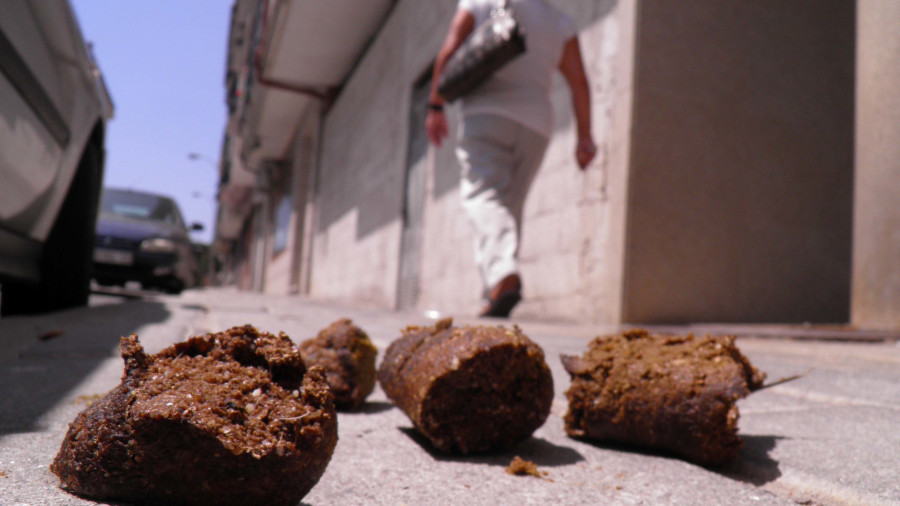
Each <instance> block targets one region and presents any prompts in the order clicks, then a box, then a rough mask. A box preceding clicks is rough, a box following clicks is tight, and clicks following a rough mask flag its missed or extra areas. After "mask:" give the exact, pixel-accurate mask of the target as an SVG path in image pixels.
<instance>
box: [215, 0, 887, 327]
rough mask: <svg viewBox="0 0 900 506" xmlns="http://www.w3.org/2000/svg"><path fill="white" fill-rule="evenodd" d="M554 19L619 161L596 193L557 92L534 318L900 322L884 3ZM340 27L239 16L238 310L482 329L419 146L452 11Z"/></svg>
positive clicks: (597, 7)
mask: <svg viewBox="0 0 900 506" xmlns="http://www.w3.org/2000/svg"><path fill="white" fill-rule="evenodd" d="M548 1H550V2H551V3H553V4H555V5H557V6H558V7H559V8H560V9H561V10H563V11H564V12H566V13H568V14H569V15H571V16H572V17H573V19H575V20H576V22H577V23H578V27H579V39H580V43H581V48H582V52H583V55H584V58H585V65H586V69H587V71H588V77H589V80H590V83H591V93H592V123H593V130H594V136H595V139H596V140H597V144H598V146H599V148H600V149H599V154H598V156H597V159H596V160H595V161H594V162H593V164H592V165H591V166H590V167H589V168H588V170H587V171H586V172H584V173H582V172H579V171H578V169H577V167H576V164H575V161H574V155H573V152H574V147H575V132H574V121H573V118H572V115H571V108H570V106H569V96H568V92H567V89H566V87H565V85H564V83H563V81H562V79H561V78H559V77H557V79H556V81H555V86H554V93H553V101H554V105H555V110H556V117H555V125H556V126H555V131H554V135H553V138H552V140H551V144H550V147H549V148H548V151H547V155H546V157H545V159H544V162H543V165H542V167H541V169H540V171H539V173H538V176H537V178H536V180H535V183H534V185H533V187H532V191H531V193H530V194H529V197H528V200H527V202H526V207H525V217H524V223H523V242H522V247H521V251H520V259H521V265H522V274H523V278H524V293H523V295H524V299H523V302H522V303H521V304H520V305H519V306H518V307H517V308H516V313H515V314H516V316H519V317H529V318H538V319H554V320H569V321H578V322H596V323H621V322H640V323H658V322H691V321H694V322H697V321H704V322H837V323H845V322H851V321H852V322H853V323H856V324H858V325H861V326H867V327H891V326H897V325H900V316H898V314H897V313H898V311H897V309H898V308H900V274H898V269H897V266H896V259H897V258H900V223H898V220H900V210H898V207H900V206H897V200H898V199H897V198H896V195H900V191H898V190H900V188H898V181H900V177H898V176H900V174H898V163H897V162H900V153H897V152H896V147H895V145H894V144H895V143H892V142H891V141H890V139H892V137H885V135H886V134H887V133H890V132H891V131H892V130H895V129H896V128H897V127H896V125H897V124H900V123H898V122H897V121H895V120H894V119H896V116H897V114H898V112H900V105H898V101H897V97H898V94H897V92H896V91H894V90H896V89H898V88H896V87H891V86H888V85H886V82H888V83H890V82H894V83H896V82H897V80H898V79H897V73H896V71H895V70H894V68H893V67H895V64H894V63H893V61H894V60H895V58H894V56H896V55H897V54H898V53H897V51H898V42H897V41H898V35H897V34H898V33H900V30H897V28H898V26H897V23H896V22H895V21H894V20H897V19H900V18H898V17H897V16H890V15H889V14H891V13H888V12H882V11H885V10H888V11H890V10H892V9H893V10H894V11H896V8H895V7H893V4H892V3H891V2H890V0H859V2H854V1H852V0H826V1H824V2H823V1H821V0H796V1H791V2H784V1H782V0H766V1H759V2H721V1H718V0H702V1H697V2H690V3H684V2H680V1H675V0H548ZM320 4H322V5H320ZM325 4H326V3H325V2H315V1H312V0H281V1H277V0H275V1H265V0H237V1H236V2H235V4H234V14H233V23H232V28H231V35H230V38H229V57H228V73H227V83H228V86H227V89H228V101H229V110H230V113H231V114H230V117H229V124H228V128H227V133H226V140H225V142H224V143H223V154H222V156H223V164H222V165H223V183H222V186H221V189H220V207H219V222H218V225H217V234H216V237H217V239H216V251H217V252H218V254H219V255H220V257H222V258H224V259H225V266H226V268H227V270H228V275H229V277H230V279H232V280H233V281H234V282H235V283H236V284H238V285H239V286H240V287H241V288H244V289H253V290H261V291H266V292H270V293H280V294H291V293H298V294H307V295H309V296H311V297H314V298H321V299H331V300H340V301H345V302H351V303H354V304H364V305H371V306H377V307H384V308H393V307H396V308H405V309H415V310H420V311H426V310H435V311H438V312H440V313H442V314H450V315H453V314H460V315H462V314H474V313H475V312H477V310H478V309H479V307H480V303H481V302H480V295H481V294H480V281H479V279H478V274H477V269H476V268H475V264H474V259H473V246H472V243H471V241H472V238H471V232H470V230H469V224H468V222H467V219H466V217H465V216H464V215H463V213H462V211H461V209H460V199H459V171H460V168H459V165H458V163H457V161H456V158H455V154H454V149H453V148H454V146H453V140H452V137H453V136H452V135H451V139H449V142H447V143H445V144H444V146H442V147H441V148H439V149H437V148H435V147H434V146H431V145H429V144H428V142H427V140H426V137H425V133H424V129H423V123H424V115H425V105H426V101H427V95H428V93H427V90H428V87H429V85H430V68H431V64H432V62H433V59H434V56H435V55H436V54H437V51H438V49H439V47H440V45H441V43H442V42H443V38H444V35H445V34H446V30H447V27H448V25H449V22H450V19H451V17H452V15H453V12H454V10H455V8H456V1H455V0H432V1H428V2H423V1H421V0H398V1H390V0H368V1H367V2H354V1H351V0H334V1H331V2H327V5H325ZM893 14H897V13H896V12H893ZM892 51H893V52H892ZM890 79H893V81H890ZM892 118H894V119H892ZM456 119H457V118H456V115H455V111H454V110H453V108H450V111H449V120H450V126H451V130H453V129H455V127H456V123H457V121H456Z"/></svg>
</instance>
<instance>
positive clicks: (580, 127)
mask: <svg viewBox="0 0 900 506" xmlns="http://www.w3.org/2000/svg"><path fill="white" fill-rule="evenodd" d="M559 71H560V72H562V75H563V77H565V79H566V83H567V84H568V85H569V90H570V91H571V94H572V110H573V112H574V113H575V124H576V127H577V132H578V142H577V144H576V147H575V159H576V160H577V161H578V166H579V167H580V168H581V169H584V168H586V167H587V166H588V164H589V163H591V160H593V159H594V155H596V154H597V147H596V146H595V145H594V139H593V136H592V134H591V91H590V88H589V86H588V80H587V75H586V74H585V71H584V63H583V62H582V60H581V48H580V47H579V45H578V37H572V38H571V39H569V40H568V41H566V45H565V48H564V49H563V56H562V59H560V61H559Z"/></svg>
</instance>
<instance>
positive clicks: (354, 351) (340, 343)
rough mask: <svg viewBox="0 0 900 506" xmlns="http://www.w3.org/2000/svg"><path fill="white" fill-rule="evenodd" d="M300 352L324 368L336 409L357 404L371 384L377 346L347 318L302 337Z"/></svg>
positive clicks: (309, 363) (370, 390)
mask: <svg viewBox="0 0 900 506" xmlns="http://www.w3.org/2000/svg"><path fill="white" fill-rule="evenodd" d="M300 353H301V354H302V355H303V361H304V362H305V363H306V364H308V365H318V366H321V367H322V368H323V369H325V380H326V381H327V382H328V386H330V387H331V392H332V393H333V394H334V404H335V406H336V407H337V408H338V409H340V410H347V411H352V410H355V409H357V408H359V407H360V406H361V405H362V404H363V403H364V402H365V401H366V397H368V396H369V394H371V393H372V390H373V389H374V388H375V356H376V355H377V354H378V349H377V348H376V347H375V345H374V344H373V343H372V341H371V340H370V339H369V336H368V335H366V333H365V332H364V331H363V330H362V329H361V328H359V327H357V326H356V325H354V324H353V322H352V321H351V320H348V319H341V320H338V321H336V322H334V323H332V324H331V325H329V326H328V327H325V328H324V329H322V331H320V332H319V334H318V335H317V336H316V337H315V338H313V339H307V340H306V341H303V342H302V343H300Z"/></svg>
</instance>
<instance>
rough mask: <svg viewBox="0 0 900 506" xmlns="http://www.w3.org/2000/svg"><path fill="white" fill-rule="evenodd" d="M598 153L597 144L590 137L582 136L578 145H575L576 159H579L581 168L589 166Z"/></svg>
mask: <svg viewBox="0 0 900 506" xmlns="http://www.w3.org/2000/svg"><path fill="white" fill-rule="evenodd" d="M596 154H597V146H596V145H595V144H594V140H593V139H592V138H590V137H580V138H579V139H578V145H577V146H576V147H575V160H577V161H578V167H579V168H580V169H581V170H584V169H585V168H587V166H588V165H589V164H590V163H591V160H593V159H594V156H595V155H596Z"/></svg>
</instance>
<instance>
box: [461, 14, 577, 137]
mask: <svg viewBox="0 0 900 506" xmlns="http://www.w3.org/2000/svg"><path fill="white" fill-rule="evenodd" d="M500 5H501V0H459V9H460V10H464V11H466V12H469V13H470V14H472V16H473V17H474V18H475V26H476V27H477V26H479V25H480V24H481V23H483V22H484V21H485V20H487V19H488V18H489V17H490V13H491V10H493V9H496V8H498V7H499V6H500ZM509 7H510V9H511V10H512V11H513V12H514V15H515V17H516V19H517V20H518V21H519V22H520V23H521V24H522V25H523V27H524V30H525V48H526V49H525V53H524V54H522V55H520V56H518V57H517V58H515V59H514V60H512V61H510V62H509V63H507V64H506V65H505V66H504V67H503V68H501V69H500V70H499V71H497V73H495V74H494V75H493V76H491V78H490V79H488V80H487V81H486V82H485V83H484V84H482V85H481V86H479V87H478V88H476V89H475V90H473V91H472V92H471V93H469V94H468V95H466V96H464V97H462V98H461V99H460V104H461V109H460V110H461V112H462V114H463V116H472V115H475V114H484V113H490V114H498V115H501V116H505V117H507V118H510V119H512V120H514V121H517V122H519V123H521V124H523V125H524V126H526V127H528V128H530V129H532V130H534V131H536V132H538V133H540V134H542V135H544V136H545V137H548V138H549V137H550V136H551V135H552V133H553V105H552V103H551V101H550V90H551V87H552V84H553V71H554V69H556V68H557V67H558V65H559V61H560V59H561V58H562V54H563V47H564V46H565V43H566V42H567V41H568V40H569V39H571V38H572V37H574V36H575V35H576V28H575V23H574V21H572V18H570V17H569V16H566V15H565V14H563V13H561V12H560V11H558V10H557V9H556V8H554V7H553V6H551V5H549V4H547V3H546V2H545V1H544V0H512V1H511V2H510V4H509Z"/></svg>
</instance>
